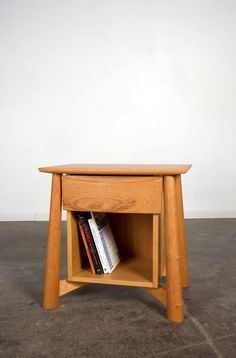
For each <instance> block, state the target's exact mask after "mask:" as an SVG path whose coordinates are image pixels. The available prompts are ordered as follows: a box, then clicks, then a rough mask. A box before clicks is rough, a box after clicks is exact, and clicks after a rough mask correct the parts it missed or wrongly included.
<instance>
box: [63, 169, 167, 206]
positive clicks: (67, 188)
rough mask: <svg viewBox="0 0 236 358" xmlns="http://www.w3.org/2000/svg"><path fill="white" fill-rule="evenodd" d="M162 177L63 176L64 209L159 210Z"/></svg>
mask: <svg viewBox="0 0 236 358" xmlns="http://www.w3.org/2000/svg"><path fill="white" fill-rule="evenodd" d="M161 193H162V177H151V176H150V177H140V176H136V177H135V176H133V177H132V176H70V175H67V176H62V198H63V207H64V209H65V210H72V211H73V210H74V211H95V212H96V211H97V212H111V213H112V212H117V213H160V210H161Z"/></svg>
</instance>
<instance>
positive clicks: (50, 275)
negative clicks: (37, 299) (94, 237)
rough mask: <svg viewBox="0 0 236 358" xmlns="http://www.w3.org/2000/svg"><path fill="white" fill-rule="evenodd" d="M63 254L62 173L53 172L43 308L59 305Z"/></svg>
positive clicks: (52, 307)
mask: <svg viewBox="0 0 236 358" xmlns="http://www.w3.org/2000/svg"><path fill="white" fill-rule="evenodd" d="M60 255H61V175H58V174H53V176H52V188H51V204H50V217H49V227H48V244H47V257H46V270H45V280H44V297H43V308H44V309H54V308H57V307H58V306H59V281H60Z"/></svg>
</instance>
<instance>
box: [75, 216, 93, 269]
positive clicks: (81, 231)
mask: <svg viewBox="0 0 236 358" xmlns="http://www.w3.org/2000/svg"><path fill="white" fill-rule="evenodd" d="M78 226H79V231H80V234H81V237H82V240H83V243H84V247H85V250H86V253H87V256H88V259H89V264H90V267H91V270H92V273H95V272H96V271H95V268H94V264H93V260H92V257H91V254H90V251H89V247H88V244H87V240H86V237H85V234H84V230H83V227H82V225H81V224H80V222H79V219H78Z"/></svg>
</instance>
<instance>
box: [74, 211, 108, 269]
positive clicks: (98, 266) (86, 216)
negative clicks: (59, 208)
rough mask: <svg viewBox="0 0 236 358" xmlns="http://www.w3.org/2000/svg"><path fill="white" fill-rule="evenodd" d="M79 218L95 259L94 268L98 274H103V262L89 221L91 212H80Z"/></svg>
mask: <svg viewBox="0 0 236 358" xmlns="http://www.w3.org/2000/svg"><path fill="white" fill-rule="evenodd" d="M77 215H78V219H79V223H80V225H81V226H82V229H83V232H84V235H85V238H86V241H87V245H88V249H89V252H90V255H91V258H92V261H93V265H94V269H95V272H96V273H97V274H102V273H104V272H103V268H102V264H101V261H100V258H99V255H98V252H97V249H96V246H95V243H94V240H93V235H92V233H91V230H90V227H89V223H88V219H90V218H91V214H90V213H87V212H83V213H78V214H77Z"/></svg>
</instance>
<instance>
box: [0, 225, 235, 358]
mask: <svg viewBox="0 0 236 358" xmlns="http://www.w3.org/2000/svg"><path fill="white" fill-rule="evenodd" d="M186 230H187V237H188V251H189V261H190V276H191V286H190V289H188V290H184V300H185V310H186V319H185V322H184V323H183V324H181V325H177V324H171V323H170V322H169V321H168V320H167V319H166V316H165V309H164V307H163V306H162V305H161V304H160V303H159V302H158V301H156V300H155V298H153V297H152V296H150V295H149V294H148V292H146V291H145V290H144V289H142V288H132V287H122V286H109V285H88V286H85V287H83V288H81V289H79V290H77V291H75V292H74V293H70V294H68V295H66V296H64V297H63V298H61V306H60V308H59V309H58V310H55V311H43V310H42V308H41V306H40V305H41V298H42V291H43V276H44V263H45V249H46V240H47V223H46V222H1V223H0V286H1V293H0V357H4V358H8V357H14V358H15V357H19V358H21V357H22V358H27V357H37V358H43V357H45V358H46V357H49V358H50V357H68V358H69V357H79V358H85V357H89V358H90V357H91V358H93V357H95V358H96V357H101V358H102V357H110V358H113V357H114V358H116V357H122V358H126V357H129V358H132V357H135V358H138V357H145V358H149V357H168V358H172V357H181V358H182V357H207V358H210V357H227V358H233V357H236V219H217V220H216V219H215V220H208V219H207V220H206V219H205V220H186ZM63 247H64V249H65V225H63ZM63 251H65V250H63ZM65 274H66V260H65V254H63V259H62V276H63V277H65Z"/></svg>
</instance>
